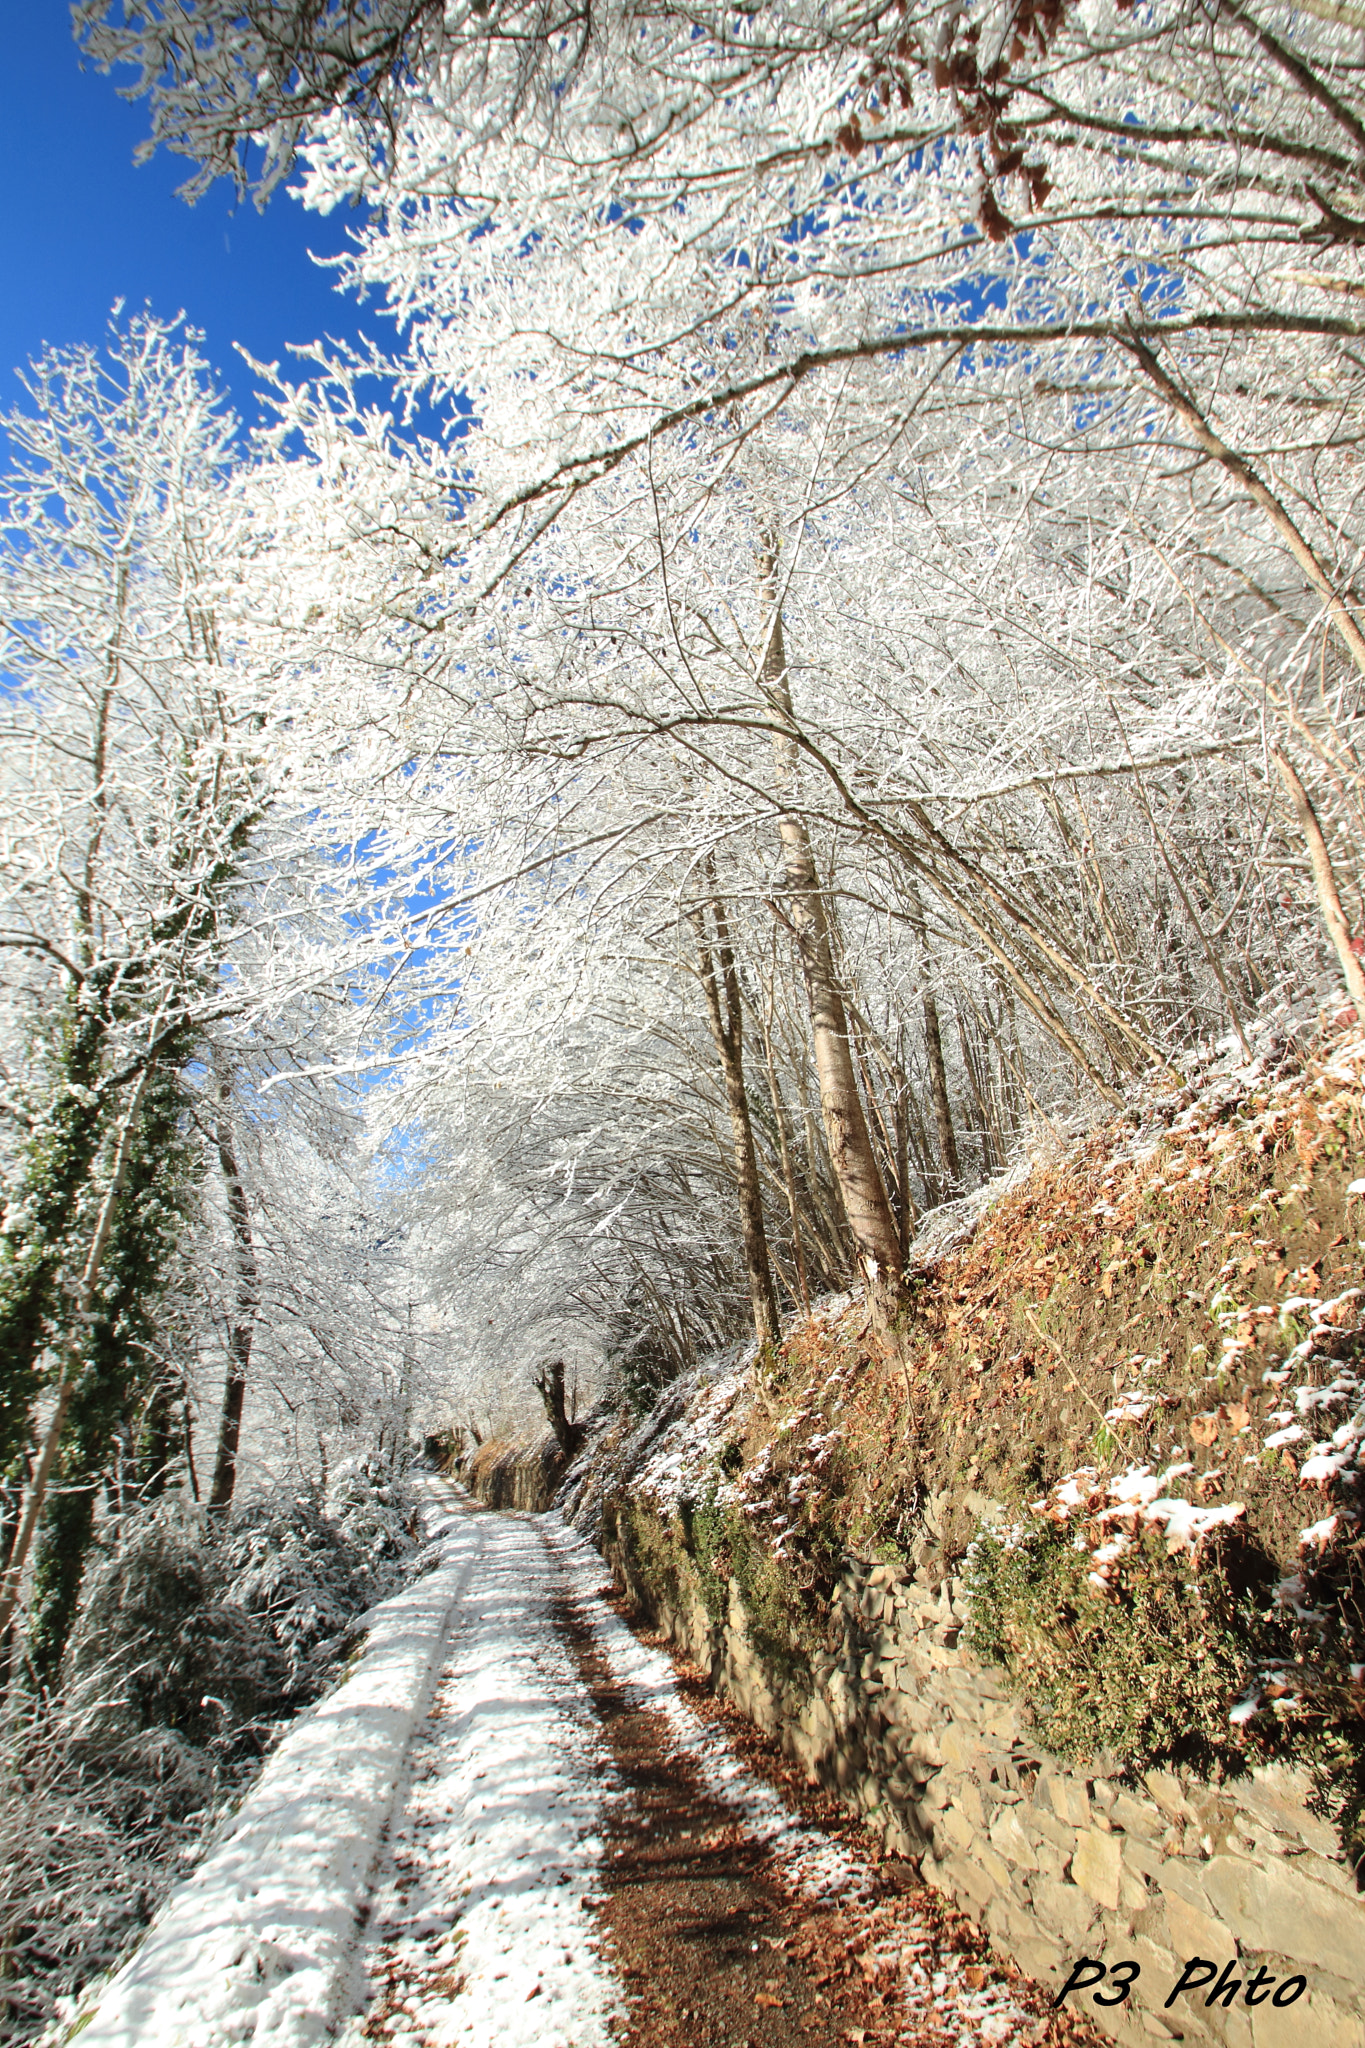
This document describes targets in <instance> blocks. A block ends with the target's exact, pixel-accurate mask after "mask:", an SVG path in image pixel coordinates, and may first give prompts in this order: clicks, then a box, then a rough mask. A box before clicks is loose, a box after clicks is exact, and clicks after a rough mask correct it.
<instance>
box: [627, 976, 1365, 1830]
mask: <svg viewBox="0 0 1365 2048" xmlns="http://www.w3.org/2000/svg"><path fill="white" fill-rule="evenodd" d="M1348 1014H1349V1013H1348ZM1363 1069H1365V1038H1362V1036H1361V1035H1360V1033H1359V1031H1358V1029H1357V1028H1356V1026H1355V1023H1354V1018H1353V1015H1352V1016H1351V1018H1350V1022H1349V1023H1343V1024H1342V1026H1341V1027H1340V1028H1338V1029H1336V1030H1335V1031H1334V1032H1332V1033H1329V1034H1327V1035H1326V1036H1324V1037H1322V1038H1321V1039H1320V1040H1319V1041H1318V1042H1317V1043H1315V1044H1314V1045H1313V1047H1312V1048H1311V1049H1310V1050H1309V1051H1308V1052H1307V1054H1306V1055H1303V1054H1298V1053H1295V1052H1294V1051H1292V1050H1291V1048H1290V1047H1289V1046H1288V1045H1287V1044H1286V1043H1285V1042H1284V1041H1283V1040H1281V1041H1280V1042H1279V1043H1278V1044H1272V1045H1271V1046H1270V1047H1269V1048H1268V1049H1267V1050H1266V1051H1265V1052H1263V1054H1262V1056H1261V1057H1259V1058H1258V1059H1257V1060H1255V1061H1254V1062H1253V1063H1251V1064H1247V1063H1241V1064H1238V1065H1235V1066H1234V1065H1232V1064H1231V1063H1230V1062H1228V1063H1225V1065H1224V1067H1223V1069H1222V1070H1219V1069H1217V1068H1215V1069H1213V1070H1211V1071H1208V1072H1206V1073H1205V1075H1204V1076H1203V1077H1202V1078H1201V1079H1200V1081H1199V1082H1198V1083H1191V1084H1189V1085H1187V1086H1182V1087H1179V1088H1172V1089H1170V1090H1169V1091H1166V1092H1158V1091H1154V1092H1151V1093H1149V1094H1148V1095H1147V1096H1146V1097H1145V1098H1144V1099H1143V1101H1142V1102H1141V1104H1140V1106H1139V1107H1138V1108H1137V1109H1136V1110H1135V1111H1134V1113H1133V1114H1131V1115H1128V1116H1125V1117H1122V1118H1118V1119H1115V1120H1113V1121H1111V1122H1110V1123H1108V1124H1106V1125H1105V1126H1104V1127H1102V1128H1100V1129H1097V1130H1095V1131H1093V1132H1092V1133H1091V1134H1090V1135H1089V1136H1087V1137H1086V1138H1084V1139H1082V1140H1080V1141H1078V1142H1076V1143H1074V1144H1072V1145H1071V1146H1069V1147H1068V1148H1066V1149H1065V1150H1062V1151H1060V1152H1059V1154H1058V1156H1056V1157H1055V1158H1053V1159H1051V1160H1050V1161H1048V1162H1046V1163H1042V1164H1038V1165H1036V1166H1035V1167H1034V1168H1033V1169H1032V1171H1031V1172H1029V1173H1028V1174H1027V1177H1019V1176H1016V1179H1015V1182H1014V1184H1013V1185H1008V1186H1007V1187H1006V1191H1005V1192H1003V1193H1000V1194H998V1195H997V1197H996V1199H994V1200H993V1201H990V1202H989V1203H988V1205H987V1206H985V1207H984V1208H983V1210H982V1211H981V1213H980V1215H979V1217H978V1220H977V1221H976V1223H975V1225H974V1227H970V1228H968V1229H966V1230H965V1233H964V1235H963V1236H962V1238H961V1241H959V1242H957V1243H956V1244H954V1245H952V1246H951V1247H950V1248H949V1249H947V1250H946V1251H945V1252H943V1253H942V1255H941V1256H940V1257H938V1258H937V1259H936V1260H934V1261H933V1262H932V1263H926V1264H922V1265H921V1266H919V1267H918V1268H917V1270H916V1272H915V1275H914V1294H913V1308H912V1311H911V1313H910V1315H909V1317H908V1318H907V1323H906V1327H905V1329H904V1330H903V1331H902V1333H901V1337H902V1342H901V1347H900V1349H901V1352H902V1355H901V1356H897V1354H896V1347H894V1346H893V1345H891V1344H889V1343H887V1342H885V1341H884V1340H882V1339H880V1338H879V1337H878V1336H877V1334H876V1333H875V1331H874V1328H873V1326H872V1322H871V1319H870V1316H869V1313H868V1310H867V1307H866V1305H865V1304H864V1303H863V1302H860V1301H858V1300H855V1299H851V1298H849V1297H843V1298H841V1299H838V1300H835V1301H833V1302H830V1303H826V1304H824V1305H822V1306H821V1307H820V1308H818V1309H817V1311H816V1312H815V1313H814V1314H813V1315H812V1316H811V1318H810V1319H809V1320H808V1321H805V1322H803V1323H801V1324H800V1325H798V1326H797V1327H796V1328H795V1329H794V1330H793V1331H792V1333H791V1334H790V1335H789V1336H788V1337H787V1338H786V1340H785V1341H784V1342H783V1343H782V1344H781V1345H780V1346H778V1347H775V1348H769V1349H768V1350H766V1351H763V1352H760V1353H758V1354H757V1355H756V1357H755V1361H754V1364H753V1369H752V1374H751V1375H750V1374H746V1373H736V1374H733V1375H731V1376H730V1377H729V1378H722V1379H721V1380H720V1381H719V1382H718V1383H717V1385H716V1387H715V1389H714V1391H713V1392H712V1393H711V1394H710V1395H709V1396H708V1397H706V1398H705V1399H703V1401H702V1402H701V1404H700V1406H699V1407H698V1408H697V1409H696V1421H695V1427H694V1428H693V1429H692V1431H691V1442H692V1446H693V1447H692V1449H691V1451H689V1452H688V1453H686V1454H684V1456H683V1457H682V1458H681V1459H680V1458H679V1457H678V1456H677V1455H676V1453H675V1454H674V1455H673V1456H672V1457H671V1458H669V1459H665V1460H657V1459H656V1461H655V1462H654V1463H653V1464H650V1463H649V1462H648V1461H646V1462H645V1464H644V1467H643V1479H642V1480H640V1481H637V1482H636V1483H634V1484H632V1485H630V1486H629V1487H628V1488H625V1489H618V1491H617V1492H616V1493H615V1494H614V1495H613V1496H612V1497H611V1498H609V1499H608V1501H607V1503H606V1529H607V1534H608V1537H609V1539H611V1540H614V1541H617V1542H619V1543H620V1544H621V1545H622V1547H623V1553H624V1555H625V1557H626V1558H627V1560H628V1561H629V1564H630V1568H631V1570H632V1572H633V1573H634V1574H635V1575H636V1576H637V1578H638V1579H639V1580H640V1582H641V1583H643V1584H645V1585H650V1584H654V1585H655V1586H657V1587H659V1588H661V1589H664V1590H670V1589H671V1592H672V1594H673V1596H674V1597H677V1596H678V1595H680V1594H685V1593H695V1594H696V1595H697V1596H698V1597H700V1598H701V1599H702V1600H703V1601H705V1602H706V1604H707V1605H708V1606H709V1607H710V1609H711V1610H712V1612H713V1613H714V1614H716V1615H717V1616H719V1615H720V1614H721V1613H722V1612H723V1608H724V1603H725V1601H726V1599H727V1597H728V1596H727V1593H726V1587H727V1583H728V1581H729V1580H730V1579H731V1578H736V1579H738V1580H739V1582H740V1584H741V1586H742V1587H743V1589H744V1591H745V1594H746V1598H747V1600H748V1603H749V1606H750V1608H751V1611H752V1612H753V1613H754V1614H755V1616H756V1617H757V1626H758V1628H759V1629H760V1630H762V1631H764V1632H766V1634H767V1635H768V1638H769V1642H770V1645H771V1646H772V1647H774V1648H778V1647H780V1646H781V1645H782V1644H786V1645H787V1646H788V1650H789V1651H790V1648H791V1646H793V1645H800V1644H801V1643H803V1642H804V1643H806V1644H808V1645H809V1646H811V1647H813V1646H814V1644H815V1642H816V1640H817V1638H818V1637H819V1635H820V1632H821V1631H822V1630H823V1629H824V1628H825V1626H826V1623H827V1620H828V1613H829V1609H828V1601H829V1596H830V1594H831V1592H832V1589H833V1586H834V1583H835V1579H836V1575H837V1571H838V1568H839V1562H840V1560H841V1558H842V1557H843V1556H845V1555H846V1554H848V1553H849V1552H852V1553H854V1554H857V1555H861V1556H863V1557H872V1558H876V1559H879V1560H881V1561H884V1562H888V1563H896V1564H900V1565H903V1566H906V1567H911V1568H913V1570H914V1573H915V1576H916V1578H917V1579H919V1580H920V1582H921V1583H925V1584H930V1585H932V1584H937V1583H941V1582H942V1581H943V1580H944V1579H946V1578H947V1577H948V1576H950V1575H951V1574H953V1573H956V1572H960V1571H962V1570H963V1569H964V1564H965V1569H966V1576H967V1580H968V1583H969V1586H970V1588H971V1606H972V1614H973V1620H972V1623H971V1628H970V1640H971V1641H972V1642H973V1645H974V1647H976V1648H977V1649H978V1650H979V1651H980V1652H981V1653H982V1654H983V1655H984V1656H986V1657H987V1658H989V1659H990V1660H992V1661H997V1662H1000V1663H1002V1664H1003V1665H1004V1666H1005V1667H1006V1669H1007V1671H1008V1673H1009V1675H1010V1681H1011V1684H1012V1686H1013V1688H1014V1689H1015V1690H1016V1692H1017V1693H1018V1694H1019V1695H1020V1696H1021V1697H1023V1698H1026V1699H1027V1700H1028V1701H1029V1703H1030V1704H1031V1706H1032V1708H1033V1710H1034V1713H1035V1716H1036V1719H1037V1723H1038V1731H1039V1735H1040V1738H1041V1740H1042V1741H1043V1742H1044V1744H1045V1745H1046V1746H1047V1747H1048V1748H1050V1749H1051V1750H1053V1751H1054V1752H1055V1753H1057V1754H1059V1755H1062V1756H1066V1757H1072V1758H1077V1759H1081V1758H1089V1757H1095V1756H1102V1757H1105V1758H1106V1759H1108V1760H1110V1761H1111V1762H1113V1763H1116V1764H1117V1765H1119V1766H1121V1767H1124V1766H1126V1767H1128V1768H1130V1769H1135V1768H1138V1767H1141V1766H1144V1765H1149V1764H1151V1763H1153V1762H1157V1761H1162V1760H1167V1761H1177V1762H1184V1763H1189V1764H1192V1765H1194V1766H1195V1767H1197V1768H1198V1769H1200V1770H1202V1771H1204V1772H1206V1773H1208V1774H1210V1775H1212V1776H1215V1777H1217V1776H1219V1775H1221V1774H1224V1773H1229V1772H1231V1773H1236V1772H1238V1771H1239V1770H1241V1769H1242V1768H1244V1767H1245V1764H1246V1763H1247V1762H1248V1761H1249V1760H1254V1759H1257V1758H1261V1757H1265V1756H1269V1755H1273V1754H1287V1753H1293V1754H1297V1755H1300V1756H1303V1757H1305V1758H1307V1759H1308V1760H1309V1761H1310V1762H1311V1763H1312V1765H1313V1768H1314V1771H1315V1774H1316V1779H1317V1782H1318V1785H1319V1794H1320V1798H1321V1800H1322V1801H1323V1803H1324V1805H1325V1807H1326V1808H1328V1809H1329V1810H1330V1812H1331V1814H1332V1817H1333V1818H1334V1819H1335V1820H1337V1822H1338V1823H1339V1825H1340V1827H1341V1829H1342V1833H1343V1840H1344V1842H1345V1844H1346V1846H1347V1847H1348V1848H1349V1849H1350V1850H1351V1851H1352V1852H1353V1854H1355V1855H1358V1854H1359V1853H1360V1850H1361V1847H1362V1835H1361V1804H1362V1795H1363V1794H1365V1742H1362V1729H1363V1728H1365V1722H1363V1721H1362V1707H1363V1706H1365V1664H1363V1663H1362V1662H1361V1661H1359V1660H1360V1659H1361V1658H1362V1657H1363V1656H1365V1652H1363V1651H1362V1649H1361V1641H1362V1628H1361V1619H1362V1617H1361V1605H1360V1602H1361V1563H1360V1560H1361V1544H1360V1518H1359V1504H1358V1485H1359V1468H1358V1463H1357V1460H1358V1453H1359V1446H1360V1443H1361V1440H1362V1437H1365V1403H1362V1394H1361V1382H1360V1378H1359V1359H1360V1356H1361V1351H1362V1335H1361V1325H1362V1320H1363V1318H1362V1313H1361V1308H1362V1301H1365V1296H1363V1295H1362V1291H1361V1287H1360V1285H1359V1282H1360V1279H1361V1250H1362V1239H1361V1236H1360V1234H1359V1233H1360V1214H1361V1201H1362V1197H1363V1196H1365V1120H1363V1119H1362V1105H1361V1090H1360V1083H1361V1075H1362V1070H1363ZM692 1393H693V1395H694V1396H695V1389H693V1390H692ZM708 1404H709V1405H708ZM679 1412H681V1405H680V1401H679V1399H678V1397H676V1396H675V1399H674V1401H673V1403H672V1404H669V1403H668V1402H667V1401H666V1402H665V1403H663V1404H661V1408H660V1410H659V1411H656V1415H655V1416H654V1417H653V1418H651V1422H650V1423H649V1424H647V1425H646V1427H645V1432H644V1434H645V1435H646V1436H648V1434H649V1433H650V1432H651V1431H654V1432H657V1431H658V1429H659V1427H660V1424H661V1423H662V1422H663V1421H665V1420H666V1419H669V1418H670V1417H676V1415H677V1414H678V1413H679ZM625 1434H626V1432H625V1429H624V1426H622V1429H621V1435H622V1436H623V1437H624V1436H625ZM604 1455H605V1454H604ZM618 1456H622V1457H623V1459H624V1463H625V1465H626V1466H629V1465H630V1464H631V1463H632V1462H633V1461H632V1460H631V1459H630V1458H629V1457H628V1456H625V1454H624V1447H623V1446H618ZM636 1469H637V1470H638V1469H639V1466H638V1463H636ZM680 1581H683V1582H685V1583H684V1584H680V1583H679V1582H680Z"/></svg>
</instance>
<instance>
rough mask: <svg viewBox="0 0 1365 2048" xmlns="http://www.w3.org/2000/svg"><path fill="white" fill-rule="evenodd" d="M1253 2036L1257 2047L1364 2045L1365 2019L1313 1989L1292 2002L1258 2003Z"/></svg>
mask: <svg viewBox="0 0 1365 2048" xmlns="http://www.w3.org/2000/svg"><path fill="white" fill-rule="evenodd" d="M1251 2038H1252V2041H1253V2043H1254V2044H1255V2048H1365V2020H1362V2019H1361V2017H1360V2014H1359V2013H1353V2012H1347V2011H1345V2010H1344V2009H1343V2008H1342V2007H1341V2006H1339V2005H1337V2004H1336V2003H1335V2001H1334V2000H1332V1999H1330V1998H1322V1997H1320V1996H1317V1995H1316V1994H1315V1993H1314V1992H1313V1991H1312V1989H1311V1988H1310V1989H1309V1990H1307V1991H1305V1992H1304V1994H1303V1997H1302V1998H1300V1999H1296V2000H1295V2002H1294V2004H1293V2005H1282V2006H1280V2007H1279V2008H1278V2009H1277V2008H1276V2007H1275V2006H1273V2005H1272V2004H1271V2003H1270V2001H1269V2000H1268V1999H1267V2001H1266V2003H1265V2004H1264V2005H1258V2006H1257V2007H1256V2008H1255V2009H1254V2011H1253V2012H1252V2014H1251Z"/></svg>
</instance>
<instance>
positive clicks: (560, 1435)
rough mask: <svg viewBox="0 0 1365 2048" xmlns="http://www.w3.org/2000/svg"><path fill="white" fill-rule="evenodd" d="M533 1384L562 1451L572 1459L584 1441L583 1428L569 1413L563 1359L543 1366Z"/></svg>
mask: <svg viewBox="0 0 1365 2048" xmlns="http://www.w3.org/2000/svg"><path fill="white" fill-rule="evenodd" d="M533 1384H534V1386H535V1390H536V1392H537V1393H538V1394H539V1396H540V1398H541V1400H542V1401H543V1402H544V1404H545V1414H546V1417H547V1418H548V1421H549V1424H550V1427H551V1429H552V1430H553V1431H554V1433H555V1440H556V1442H557V1443H558V1445H559V1448H560V1450H561V1451H563V1453H564V1455H565V1457H566V1458H572V1457H573V1455H574V1452H575V1451H576V1450H577V1449H578V1446H579V1445H580V1444H581V1443H582V1441H583V1427H582V1424H581V1423H579V1422H577V1421H575V1419H574V1417H573V1415H572V1414H570V1412H569V1407H568V1402H567V1400H566V1398H565V1393H564V1361H563V1359H562V1358H557V1359H555V1361H554V1363H553V1365H546V1366H542V1367H541V1369H540V1371H539V1372H538V1373H537V1374H536V1376H535V1380H534V1382H533Z"/></svg>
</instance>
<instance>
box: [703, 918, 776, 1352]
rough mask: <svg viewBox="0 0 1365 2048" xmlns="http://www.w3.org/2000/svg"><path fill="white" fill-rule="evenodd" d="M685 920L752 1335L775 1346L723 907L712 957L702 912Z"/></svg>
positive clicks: (739, 1012) (740, 1023)
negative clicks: (726, 1146)
mask: <svg viewBox="0 0 1365 2048" xmlns="http://www.w3.org/2000/svg"><path fill="white" fill-rule="evenodd" d="M688 915H689V917H690V918H691V922H692V926H693V929H694V930H695V932H696V934H697V959H698V963H699V967H700V976H701V985H702V993H703V994H704V995H705V997H706V1018H707V1022H708V1024H709V1025H710V1027H711V1037H712V1039H713V1040H714V1042H715V1047H716V1051H717V1053H718V1054H719V1055H720V1067H721V1073H722V1074H723V1076H724V1079H725V1106H726V1108H727V1109H728V1110H729V1112H730V1132H731V1136H732V1138H733V1140H734V1148H735V1177H736V1180H737V1182H738V1184H739V1222H740V1234H741V1236H742V1238H743V1242H744V1267H745V1271H746V1272H747V1274H748V1276H749V1301H750V1304H751V1306H752V1308H753V1315H754V1334H755V1336H756V1337H757V1338H758V1341H759V1343H760V1344H776V1343H777V1342H778V1340H779V1338H780V1337H781V1335H782V1325H781V1319H780V1318H779V1316H778V1312H777V1296H776V1294H775V1293H774V1292H773V1276H772V1267H771V1264H770V1262H769V1259H768V1238H767V1232H766V1230H765V1228H764V1223H763V1191H762V1187H761V1185H760V1182H759V1177H758V1154H757V1152H756V1151H755V1149H754V1126H753V1119H752V1117H751V1116H750V1114H749V1097H748V1094H747V1092H746V1090H745V1086H744V1010H743V1005H742V1002H741V1000H740V993H739V976H738V975H737V974H736V972H735V954H734V948H733V946H732V945H731V943H730V932H729V927H728V925H727V923H726V918H725V909H724V905H723V904H722V903H721V901H720V898H719V897H718V896H717V897H713V898H712V902H711V915H712V917H713V918H714V920H715V926H716V951H715V953H714V954H713V953H712V950H711V942H710V939H709V938H708V936H707V931H706V913H705V911H704V910H694V911H690V912H689V913H688ZM718 967H719V972H717V968H718ZM722 990H723V991H724V1001H723V1002H722Z"/></svg>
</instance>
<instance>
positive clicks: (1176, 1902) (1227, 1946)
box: [1161, 1884, 1237, 1964]
mask: <svg viewBox="0 0 1365 2048" xmlns="http://www.w3.org/2000/svg"><path fill="white" fill-rule="evenodd" d="M1161 1895H1162V1898H1163V1900H1164V1901H1165V1906H1166V1925H1167V1927H1168V1928H1169V1929H1170V1935H1171V1947H1172V1948H1173V1949H1174V1950H1175V1952H1176V1954H1177V1955H1178V1956H1180V1957H1181V1958H1182V1959H1183V1960H1184V1961H1186V1962H1188V1961H1189V1960H1190V1959H1191V1958H1192V1957H1193V1956H1207V1957H1208V1959H1209V1961H1210V1962H1211V1963H1219V1964H1221V1963H1230V1962H1231V1961H1232V1960H1233V1958H1234V1957H1235V1956H1236V1954H1237V1944H1236V1942H1235V1941H1234V1940H1233V1938H1232V1936H1231V1934H1229V1932H1228V1930H1227V1928H1226V1927H1225V1926H1224V1925H1223V1924H1222V1922H1221V1921H1219V1920H1215V1919H1214V1918H1213V1917H1212V1915H1211V1914H1208V1913H1205V1912H1203V1911H1202V1910H1201V1908H1200V1907H1199V1906H1197V1905H1195V1904H1194V1903H1193V1901H1191V1900H1190V1899H1188V1898H1182V1896H1181V1894H1180V1893H1179V1892H1176V1891H1172V1890H1170V1889H1169V1887H1168V1886H1166V1885H1164V1884H1163V1886H1162V1888H1161Z"/></svg>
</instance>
